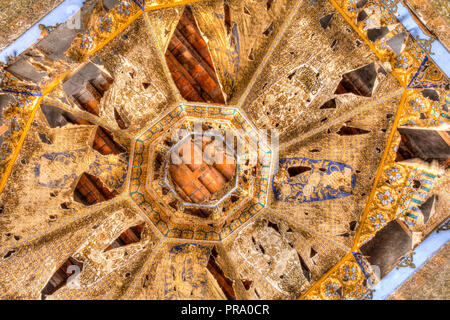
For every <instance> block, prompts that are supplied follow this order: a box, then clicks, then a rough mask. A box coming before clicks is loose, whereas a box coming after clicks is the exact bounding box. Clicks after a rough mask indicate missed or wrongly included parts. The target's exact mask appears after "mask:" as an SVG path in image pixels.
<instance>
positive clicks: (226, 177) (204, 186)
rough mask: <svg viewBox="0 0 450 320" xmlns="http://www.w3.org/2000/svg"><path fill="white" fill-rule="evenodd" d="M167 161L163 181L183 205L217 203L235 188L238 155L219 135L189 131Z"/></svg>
mask: <svg viewBox="0 0 450 320" xmlns="http://www.w3.org/2000/svg"><path fill="white" fill-rule="evenodd" d="M166 160H167V162H166V177H165V182H166V184H167V185H168V187H169V188H170V189H171V191H172V192H174V193H175V194H176V195H177V196H178V197H179V198H181V200H182V202H183V204H184V205H185V206H192V207H214V206H217V205H218V204H219V203H220V202H222V201H223V200H224V199H225V198H226V197H227V196H229V195H230V194H231V193H232V192H233V191H234V190H235V189H236V188H237V185H238V175H237V170H238V161H237V157H236V154H235V152H234V150H233V149H231V148H230V147H229V146H228V144H227V143H226V142H225V140H224V138H223V136H221V135H220V134H207V133H191V134H189V135H187V136H186V137H184V138H183V139H181V140H180V141H179V142H178V143H177V144H175V145H174V146H173V147H172V148H171V149H170V150H169V151H168V152H167V154H166Z"/></svg>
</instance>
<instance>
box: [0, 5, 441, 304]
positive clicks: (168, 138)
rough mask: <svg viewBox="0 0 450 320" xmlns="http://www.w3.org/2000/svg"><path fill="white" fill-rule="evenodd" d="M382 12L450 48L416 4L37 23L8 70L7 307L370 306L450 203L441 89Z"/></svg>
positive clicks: (2, 100)
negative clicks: (197, 157) (105, 302)
mask: <svg viewBox="0 0 450 320" xmlns="http://www.w3.org/2000/svg"><path fill="white" fill-rule="evenodd" d="M43 2H44V1H43ZM50 2H51V4H52V5H53V6H54V5H55V3H57V1H50ZM393 2H395V3H399V2H402V3H405V4H407V5H408V8H410V10H411V14H412V15H414V17H416V20H417V21H419V22H420V24H419V26H421V27H423V28H424V30H426V31H427V32H428V33H426V34H432V35H433V39H434V40H433V41H440V43H441V42H442V43H443V44H444V45H447V44H448V39H446V36H447V34H448V33H446V32H442V28H444V29H445V28H447V29H448V26H447V25H446V24H443V25H441V23H444V22H441V20H442V19H441V20H439V21H438V19H437V18H436V17H435V16H434V15H433V12H434V11H430V10H433V7H432V6H431V5H429V6H428V7H425V9H423V8H422V7H420V6H419V7H418V6H416V3H417V1H408V0H407V1H383V0H377V1H365V0H360V1H355V0H312V1H309V0H308V1H290V0H205V1H199V0H197V1H194V0H155V1H126V0H116V1H106V0H105V1H93V0H88V1H86V2H85V4H84V6H83V8H82V9H81V10H80V12H79V13H77V14H76V15H75V16H74V18H73V19H79V21H80V23H79V24H76V23H74V20H71V21H68V22H66V23H63V24H60V25H58V26H56V27H55V28H52V29H51V30H46V33H45V37H43V39H41V40H40V41H39V42H38V43H36V44H35V45H33V46H32V47H30V48H29V49H27V50H26V51H25V52H24V53H22V54H20V55H19V56H17V57H11V59H10V60H9V61H8V63H4V64H2V65H1V69H0V81H1V82H0V84H1V86H0V90H1V91H0V146H1V149H0V174H1V180H0V192H1V193H0V298H1V299H165V300H171V299H196V300H197V299H202V300H204V299H229V300H241V299H299V298H300V299H319V300H323V299H326V300H329V299H333V300H336V299H371V296H372V292H373V286H374V284H376V283H378V282H379V281H380V280H381V279H383V278H384V277H385V276H386V275H387V274H388V273H389V272H390V271H391V270H393V269H394V268H395V267H397V266H399V265H400V266H405V265H406V266H407V264H408V261H410V263H412V262H411V261H412V258H411V257H412V254H411V252H412V251H413V250H414V248H416V247H417V246H418V245H419V244H420V243H421V242H422V241H423V240H424V239H426V238H427V236H428V235H430V234H431V233H432V232H433V231H434V230H435V229H436V228H441V229H442V230H445V229H448V218H449V213H448V207H449V206H450V197H449V194H448V192H447V191H448V189H449V187H450V184H449V183H450V180H449V178H448V166H449V164H450V162H449V155H450V147H449V143H450V136H449V132H450V115H449V112H448V104H449V98H448V95H449V80H448V77H447V75H446V74H445V73H444V72H443V71H441V68H440V66H439V65H438V64H437V62H436V61H437V60H436V61H435V60H433V56H432V55H430V54H429V53H428V51H427V50H431V49H430V48H432V46H431V42H429V43H428V44H426V43H425V44H424V42H423V41H419V40H417V39H416V38H415V37H414V36H412V35H411V34H410V33H409V32H408V30H407V29H406V28H405V27H404V26H403V25H402V23H401V22H400V21H399V20H398V19H397V18H396V16H395V13H394V9H393V8H394V7H395V5H393V4H392V3H393ZM137 3H139V4H140V6H139V5H137ZM421 10H423V11H421ZM436 14H437V13H436ZM430 16H431V17H434V18H433V19H428V18H427V17H430ZM437 21H438V22H437ZM442 21H443V20H442ZM74 26H75V27H74ZM436 26H440V29H439V30H436V32H433V28H436ZM22 31H23V30H22ZM22 31H21V32H22ZM10 38H11V39H13V38H14V37H10ZM8 39H9V38H8ZM11 39H9V40H8V41H6V40H5V41H3V40H2V41H1V42H0V43H1V44H2V45H3V42H6V43H8V42H10V41H11ZM199 130H200V131H207V130H210V131H212V132H215V133H214V134H210V135H207V136H206V135H202V134H201V133H199ZM179 132H184V133H185V134H184V135H183V136H179ZM208 132H209V131H208ZM225 132H233V134H234V136H233V141H236V142H237V145H242V146H243V147H242V148H238V147H236V146H235V145H234V143H233V145H230V141H229V140H228V139H227V136H226V135H225ZM274 133H276V134H274ZM174 137H176V138H175V139H174ZM252 137H257V138H261V139H262V140H263V142H260V143H258V145H257V150H256V149H255V146H254V145H253V144H252V143H251V138H252ZM214 146H216V147H217V146H220V148H221V149H224V150H225V152H224V154H223V155H221V156H223V158H227V159H228V160H229V161H225V164H223V162H221V161H217V159H218V157H217V153H216V151H215V150H214ZM186 150H190V151H192V154H195V152H197V151H199V152H203V153H204V154H206V155H207V156H206V158H207V159H206V160H204V161H203V162H202V161H200V162H199V163H196V162H195V161H194V162H193V163H191V162H189V163H188V164H185V163H184V162H183V163H181V164H180V163H178V164H174V163H172V162H171V161H172V160H173V159H174V158H177V159H182V160H186V159H187V158H190V157H189V154H190V153H189V154H187V153H186ZM255 154H258V156H257V157H254V155H255ZM221 156H220V157H221ZM220 157H219V158H220ZM252 157H254V158H256V160H255V161H250V160H249V159H252ZM212 158H214V159H216V161H208V160H210V159H212ZM444 232H445V231H444Z"/></svg>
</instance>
